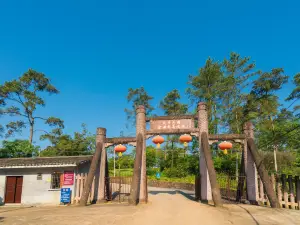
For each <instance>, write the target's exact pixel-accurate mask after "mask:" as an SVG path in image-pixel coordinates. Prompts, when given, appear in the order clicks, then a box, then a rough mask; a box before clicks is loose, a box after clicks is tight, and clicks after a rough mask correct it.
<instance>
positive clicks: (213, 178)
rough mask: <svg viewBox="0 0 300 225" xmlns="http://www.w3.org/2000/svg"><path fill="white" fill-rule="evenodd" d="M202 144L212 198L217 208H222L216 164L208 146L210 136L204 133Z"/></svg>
mask: <svg viewBox="0 0 300 225" xmlns="http://www.w3.org/2000/svg"><path fill="white" fill-rule="evenodd" d="M201 142H202V148H203V153H204V157H205V161H206V166H207V171H208V175H209V180H210V185H211V190H212V198H213V201H214V204H215V206H216V207H222V199H221V192H220V188H219V185H218V183H217V175H216V171H215V167H214V163H213V161H212V157H211V153H210V150H209V144H208V135H207V133H205V132H203V133H202V135H201Z"/></svg>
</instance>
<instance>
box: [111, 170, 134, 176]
mask: <svg viewBox="0 0 300 225" xmlns="http://www.w3.org/2000/svg"><path fill="white" fill-rule="evenodd" d="M132 175H133V169H120V173H119V169H116V176H117V177H118V176H121V177H130V176H132ZM109 176H114V170H110V171H109Z"/></svg>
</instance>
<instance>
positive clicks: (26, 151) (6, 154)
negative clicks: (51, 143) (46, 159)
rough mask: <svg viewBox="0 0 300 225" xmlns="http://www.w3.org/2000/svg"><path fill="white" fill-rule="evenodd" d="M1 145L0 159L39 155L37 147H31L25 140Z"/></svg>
mask: <svg viewBox="0 0 300 225" xmlns="http://www.w3.org/2000/svg"><path fill="white" fill-rule="evenodd" d="M2 145H3V146H2V148H1V149H0V158H21V157H33V156H38V155H39V147H38V146H33V145H32V144H30V142H29V141H27V140H19V139H16V140H14V141H3V142H2Z"/></svg>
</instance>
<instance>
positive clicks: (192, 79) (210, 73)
mask: <svg viewBox="0 0 300 225" xmlns="http://www.w3.org/2000/svg"><path fill="white" fill-rule="evenodd" d="M222 77H223V73H222V71H221V64H220V63H219V62H216V61H214V60H213V59H211V58H208V59H207V60H206V62H205V65H204V66H203V67H202V68H201V69H200V71H199V74H198V75H196V76H192V75H190V76H189V81H188V84H189V85H190V86H191V87H189V88H188V89H187V94H188V95H189V98H190V99H191V100H192V101H193V102H195V101H197V102H199V101H204V102H206V104H207V111H208V122H209V133H211V134H214V133H217V131H218V122H219V117H218V114H217V107H218V105H219V104H218V103H219V101H218V100H219V96H220V94H221V92H220V83H221V80H222Z"/></svg>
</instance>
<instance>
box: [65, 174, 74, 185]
mask: <svg viewBox="0 0 300 225" xmlns="http://www.w3.org/2000/svg"><path fill="white" fill-rule="evenodd" d="M73 184H74V172H73V171H65V172H64V184H63V185H73Z"/></svg>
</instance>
